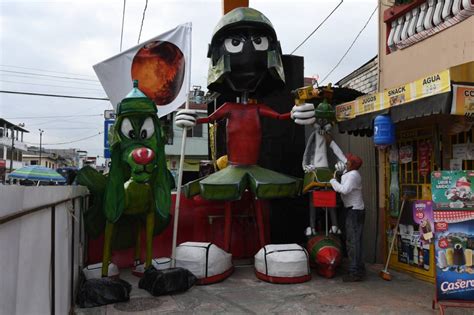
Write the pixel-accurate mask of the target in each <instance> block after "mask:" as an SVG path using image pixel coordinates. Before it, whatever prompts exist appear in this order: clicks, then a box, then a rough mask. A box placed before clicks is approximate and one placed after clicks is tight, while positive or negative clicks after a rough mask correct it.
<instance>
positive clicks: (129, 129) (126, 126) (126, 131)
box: [120, 118, 136, 139]
mask: <svg viewBox="0 0 474 315" xmlns="http://www.w3.org/2000/svg"><path fill="white" fill-rule="evenodd" d="M120 131H121V132H122V135H124V136H125V137H127V138H129V139H135V137H136V135H135V130H133V126H132V123H131V122H130V119H128V118H125V119H124V120H123V121H122V126H120Z"/></svg>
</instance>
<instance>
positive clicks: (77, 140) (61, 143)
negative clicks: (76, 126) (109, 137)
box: [23, 131, 104, 145]
mask: <svg viewBox="0 0 474 315" xmlns="http://www.w3.org/2000/svg"><path fill="white" fill-rule="evenodd" d="M103 133H104V132H102V131H100V132H99V133H96V134H94V135H92V136H88V137H85V138H80V139H76V140H72V141H68V142H57V143H42V145H63V144H69V143H74V142H79V141H84V140H87V139H90V138H94V137H97V136H99V135H101V134H103ZM23 142H24V143H26V144H30V145H39V143H33V142H26V141H23Z"/></svg>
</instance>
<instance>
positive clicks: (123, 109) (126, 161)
mask: <svg viewBox="0 0 474 315" xmlns="http://www.w3.org/2000/svg"><path fill="white" fill-rule="evenodd" d="M111 155H112V157H111V160H112V165H111V168H110V173H109V175H108V177H106V178H104V177H103V176H102V175H101V174H99V173H98V172H97V171H95V170H94V169H92V168H90V167H86V168H83V169H81V171H80V172H79V174H78V182H79V183H80V184H82V185H85V186H87V187H88V188H89V190H90V191H91V193H92V198H93V202H92V204H93V206H92V207H91V208H89V209H88V210H87V211H86V213H85V215H84V217H85V222H86V230H87V232H88V233H89V235H90V236H91V237H92V238H95V237H97V236H98V235H99V234H100V232H102V231H103V229H104V225H105V238H104V249H103V257H102V277H105V276H107V275H108V265H109V262H110V258H111V251H112V247H113V248H127V247H131V246H133V243H135V259H136V261H135V264H140V257H141V255H140V247H141V246H140V245H141V244H140V236H141V233H142V230H143V227H144V231H145V237H146V255H145V268H147V267H148V266H150V265H151V261H152V240H153V235H155V234H158V233H160V232H161V231H162V230H163V229H164V228H165V227H166V226H167V225H168V223H169V221H170V212H169V211H170V205H171V188H172V185H173V184H174V182H173V180H172V177H171V174H170V173H169V171H168V169H167V168H166V159H165V152H164V139H163V137H162V131H161V128H160V123H159V120H158V116H157V109H156V106H155V104H154V103H153V102H152V101H151V100H150V99H149V98H147V97H146V96H145V94H143V93H142V92H141V91H140V90H139V89H138V81H134V87H133V90H132V91H131V92H130V93H129V94H128V95H127V96H126V97H125V98H124V99H123V100H122V102H121V103H120V104H119V105H118V107H117V120H116V123H115V125H114V130H113V136H112V139H111Z"/></svg>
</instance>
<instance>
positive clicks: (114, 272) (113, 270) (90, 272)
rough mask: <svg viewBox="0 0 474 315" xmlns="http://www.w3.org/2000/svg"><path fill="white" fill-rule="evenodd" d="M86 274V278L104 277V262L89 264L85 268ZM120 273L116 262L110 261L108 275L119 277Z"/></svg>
mask: <svg viewBox="0 0 474 315" xmlns="http://www.w3.org/2000/svg"><path fill="white" fill-rule="evenodd" d="M82 271H83V272H84V276H85V277H86V280H89V279H100V278H102V263H97V264H93V265H88V266H86V267H85V268H84V269H82ZM119 274H120V272H119V269H118V267H117V265H116V264H114V263H109V271H108V274H107V276H108V277H117V276H118V275H119Z"/></svg>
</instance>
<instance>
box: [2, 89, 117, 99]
mask: <svg viewBox="0 0 474 315" xmlns="http://www.w3.org/2000/svg"><path fill="white" fill-rule="evenodd" d="M0 93H7V94H19V95H33V96H46V97H61V98H76V99H81V100H94V101H110V100H109V99H108V98H105V97H89V96H75V95H60V94H44V93H32V92H20V91H8V90H0Z"/></svg>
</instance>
